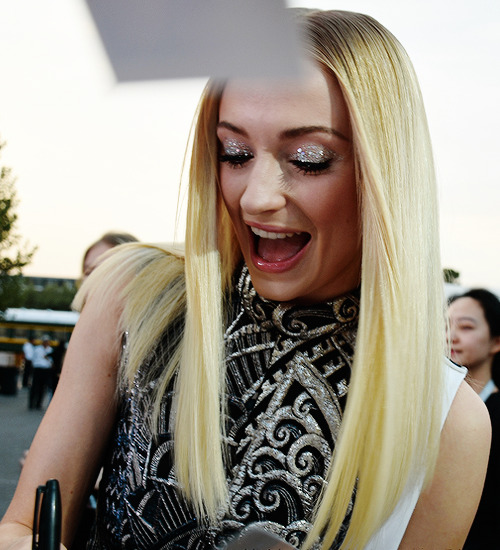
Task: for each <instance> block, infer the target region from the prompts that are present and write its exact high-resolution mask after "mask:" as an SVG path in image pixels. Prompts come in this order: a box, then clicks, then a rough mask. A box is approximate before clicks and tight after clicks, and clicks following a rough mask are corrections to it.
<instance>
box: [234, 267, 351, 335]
mask: <svg viewBox="0 0 500 550" xmlns="http://www.w3.org/2000/svg"><path fill="white" fill-rule="evenodd" d="M237 290H238V295H239V297H240V300H241V303H242V306H243V308H244V309H245V311H246V312H247V314H248V315H249V316H250V317H251V318H252V319H253V320H254V321H255V322H256V323H258V324H262V325H263V328H264V327H266V328H268V329H270V328H271V325H272V326H274V328H276V329H278V331H279V332H281V333H283V334H284V335H286V336H296V337H298V338H300V339H308V338H309V337H311V336H313V335H314V336H318V335H319V334H322V333H323V334H326V333H331V332H337V331H338V330H339V329H341V328H342V327H343V326H344V325H346V324H349V325H351V324H357V321H358V316H359V288H358V289H355V290H353V291H351V292H348V293H346V294H342V295H340V296H337V297H335V298H333V299H331V300H328V301H326V302H320V303H316V304H308V305H304V304H297V303H293V302H275V301H273V300H268V299H266V298H263V297H262V296H260V295H259V294H258V293H257V291H256V290H255V288H254V286H253V283H252V280H251V277H250V273H249V271H248V268H247V266H246V265H244V266H243V268H242V270H241V273H240V276H239V279H238V283H237Z"/></svg>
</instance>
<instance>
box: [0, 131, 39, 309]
mask: <svg viewBox="0 0 500 550" xmlns="http://www.w3.org/2000/svg"><path fill="white" fill-rule="evenodd" d="M4 146H5V143H2V142H0V152H1V150H2V149H3V147H4ZM15 181H16V180H15V178H14V176H13V175H12V170H11V168H8V167H5V166H2V167H0V311H3V310H4V309H5V308H6V307H9V306H12V305H13V304H16V303H17V302H18V301H19V296H20V292H21V288H20V279H19V276H20V275H21V273H22V269H23V267H25V266H27V265H28V264H29V263H30V261H31V259H32V257H33V254H34V253H35V251H36V248H31V249H28V248H26V246H23V247H21V246H20V241H21V237H20V236H19V235H18V233H17V232H16V224H17V213H16V208H17V206H18V200H17V196H16V189H15Z"/></svg>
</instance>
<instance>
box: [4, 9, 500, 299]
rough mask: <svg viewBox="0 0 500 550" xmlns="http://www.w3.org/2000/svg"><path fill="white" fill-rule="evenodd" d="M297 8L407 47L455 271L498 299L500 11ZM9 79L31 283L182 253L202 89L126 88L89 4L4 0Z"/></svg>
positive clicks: (8, 151)
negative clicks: (97, 245)
mask: <svg viewBox="0 0 500 550" xmlns="http://www.w3.org/2000/svg"><path fill="white" fill-rule="evenodd" d="M166 1H168V0H166ZM248 1H251V0H248ZM287 4H288V5H289V6H305V7H317V8H326V9H347V10H352V11H360V12H364V13H368V14H370V15H372V16H374V17H375V18H376V19H378V20H379V21H380V22H381V23H382V24H384V25H385V26H386V27H388V28H389V29H390V30H391V31H392V32H393V33H394V34H395V35H396V36H397V37H398V38H399V40H400V41H401V42H402V44H403V45H404V46H405V48H406V50H407V51H408V53H409V55H410V57H411V58H412V60H413V63H414V65H415V69H416V71H417V75H418V77H419V80H420V84H421V88H422V93H423V96H424V101H425V104H426V109H427V115H428V119H429V126H430V131H431V136H432V141H433V146H434V154H435V160H436V168H437V177H438V184H439V197H440V215H441V248H442V259H443V267H449V268H453V269H455V270H456V271H459V272H460V274H461V278H460V281H461V283H462V284H463V285H464V286H469V287H470V286H485V287H488V288H492V289H500V241H499V240H500V215H499V213H498V210H499V206H500V185H499V179H500V168H499V166H498V158H500V153H499V149H500V134H499V132H498V128H500V107H499V104H500V101H499V98H500V69H499V63H498V59H500V32H499V29H500V2H499V1H498V0H476V1H474V2H471V0H420V1H419V2H414V1H410V0H338V1H334V0H316V1H309V0H302V1H300V0H298V1H295V0H294V1H292V0H289V1H288V2H287ZM235 47H237V44H236V45H235ZM0 78H1V83H0V139H1V140H2V141H4V142H6V146H5V147H4V149H3V150H2V152H1V157H0V166H9V167H10V168H11V169H12V171H13V173H14V175H15V176H16V178H17V181H16V188H17V194H18V199H19V206H18V209H17V213H18V216H19V221H18V228H17V229H18V233H20V235H21V236H22V238H23V242H26V243H27V244H28V245H31V246H37V247H38V249H37V252H36V254H35V256H34V259H33V262H32V264H31V265H30V266H29V267H28V268H26V269H25V270H24V273H25V274H26V275H36V276H55V277H70V278H76V277H78V276H79V275H80V269H81V260H82V255H83V252H84V251H85V249H86V248H87V246H88V245H89V244H90V243H91V242H93V241H95V240H96V239H98V238H99V237H100V236H101V234H103V233H105V232H107V231H126V232H129V233H132V234H134V235H136V236H137V238H139V239H140V240H143V241H148V242H171V241H182V240H183V232H184V224H183V209H182V206H181V208H180V211H179V210H178V197H179V182H180V180H181V171H182V164H183V159H184V154H185V148H186V142H187V139H188V136H189V130H190V126H191V122H192V119H193V116H194V112H195V108H196V104H197V101H198V98H199V95H200V93H201V90H202V88H203V85H204V83H205V79H204V78H192V79H175V80H163V81H158V82H147V83H141V82H138V83H137V82H136V83H117V82H116V79H115V77H114V73H113V71H112V69H111V66H110V63H109V60H108V59H107V56H106V55H105V51H104V48H103V46H102V43H101V41H100V38H99V36H98V33H97V31H96V28H95V26H94V23H93V21H92V19H91V17H90V14H89V11H88V9H87V6H86V4H85V2H84V0H44V2H40V1H39V0H15V1H14V0H0ZM180 194H181V197H182V191H181V193H180ZM179 212H180V213H179ZM178 213H179V216H178Z"/></svg>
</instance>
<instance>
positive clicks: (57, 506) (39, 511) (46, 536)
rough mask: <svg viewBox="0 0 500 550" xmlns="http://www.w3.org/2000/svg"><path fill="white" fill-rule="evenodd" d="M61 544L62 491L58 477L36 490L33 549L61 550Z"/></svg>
mask: <svg viewBox="0 0 500 550" xmlns="http://www.w3.org/2000/svg"><path fill="white" fill-rule="evenodd" d="M60 545H61V492H60V490H59V482H58V481H57V479H49V480H48V481H47V483H46V484H45V485H40V486H39V487H38V488H37V490H36V497H35V516H34V519H33V543H32V550H59V548H60Z"/></svg>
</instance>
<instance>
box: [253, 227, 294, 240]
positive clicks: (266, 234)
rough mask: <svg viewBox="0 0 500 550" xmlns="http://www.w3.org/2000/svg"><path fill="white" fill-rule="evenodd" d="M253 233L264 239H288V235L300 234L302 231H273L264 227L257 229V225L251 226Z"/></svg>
mask: <svg viewBox="0 0 500 550" xmlns="http://www.w3.org/2000/svg"><path fill="white" fill-rule="evenodd" d="M250 229H251V230H252V233H253V234H254V235H257V237H262V238H264V239H286V238H287V237H293V236H294V235H300V232H299V231H297V232H295V233H274V232H272V231H264V230H263V229H257V227H251V228H250Z"/></svg>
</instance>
